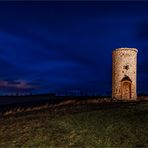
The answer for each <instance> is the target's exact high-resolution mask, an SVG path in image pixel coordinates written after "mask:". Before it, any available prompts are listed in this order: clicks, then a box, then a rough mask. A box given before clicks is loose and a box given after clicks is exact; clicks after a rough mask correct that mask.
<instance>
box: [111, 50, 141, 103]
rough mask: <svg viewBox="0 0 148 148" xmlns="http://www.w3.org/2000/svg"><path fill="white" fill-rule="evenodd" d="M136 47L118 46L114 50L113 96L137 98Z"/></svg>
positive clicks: (123, 98) (128, 98)
mask: <svg viewBox="0 0 148 148" xmlns="http://www.w3.org/2000/svg"><path fill="white" fill-rule="evenodd" d="M137 52H138V50H137V49H136V48H118V49H116V50H114V51H113V52H112V98H113V99H118V100H136V99H137V93H136V73H137Z"/></svg>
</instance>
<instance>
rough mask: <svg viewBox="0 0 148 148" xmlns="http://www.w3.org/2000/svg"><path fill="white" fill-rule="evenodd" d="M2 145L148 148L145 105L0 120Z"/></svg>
mask: <svg viewBox="0 0 148 148" xmlns="http://www.w3.org/2000/svg"><path fill="white" fill-rule="evenodd" d="M0 127H1V128H0V146H1V147H12V148H13V147H43V148H45V147H119V146H120V147H148V104H147V103H146V104H136V105H134V106H131V105H130V106H126V107H124V108H114V109H111V108H110V109H101V110H97V111H90V112H81V113H77V114H69V112H68V111H67V113H66V114H65V115H63V116H60V115H59V114H56V113H55V112H53V113H51V112H50V111H48V110H40V111H33V112H26V113H20V114H18V115H11V116H10V115H9V116H4V117H2V118H1V119H0Z"/></svg>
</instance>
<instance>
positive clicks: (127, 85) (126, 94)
mask: <svg viewBox="0 0 148 148" xmlns="http://www.w3.org/2000/svg"><path fill="white" fill-rule="evenodd" d="M131 86H132V81H131V80H130V78H129V77H128V76H126V77H124V78H123V79H122V81H121V97H122V99H131V90H132V89H131Z"/></svg>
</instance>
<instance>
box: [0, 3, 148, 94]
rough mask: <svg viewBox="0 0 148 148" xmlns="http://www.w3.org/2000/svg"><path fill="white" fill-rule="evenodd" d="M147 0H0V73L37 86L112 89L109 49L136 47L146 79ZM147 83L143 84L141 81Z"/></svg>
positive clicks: (141, 76)
mask: <svg viewBox="0 0 148 148" xmlns="http://www.w3.org/2000/svg"><path fill="white" fill-rule="evenodd" d="M147 5H148V3H147V2H143V3H140V2H134V3H133V2H39V1H38V2H13V3H12V2H7V3H5V2H0V20H1V23H0V68H1V72H0V79H1V80H3V81H7V82H8V84H9V85H20V84H21V85H22V84H23V82H22V81H21V80H23V81H25V82H24V83H25V84H24V85H26V86H37V87H36V88H34V89H35V92H45V91H47V92H48V91H61V90H63V91H65V90H72V89H80V90H84V91H97V92H101V91H102V92H105V91H111V52H112V50H114V49H115V48H119V47H136V48H138V49H139V52H138V54H139V57H138V75H139V76H138V84H140V86H141V87H143V85H142V81H143V79H147V72H148V70H147V65H148V61H147V51H148V50H147V49H148V48H146V47H148V45H147V35H148V31H147V24H148V23H147V22H148V18H147V13H148V10H147ZM19 80H20V81H21V82H20V81H19ZM145 85H146V84H145Z"/></svg>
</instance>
